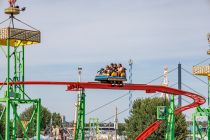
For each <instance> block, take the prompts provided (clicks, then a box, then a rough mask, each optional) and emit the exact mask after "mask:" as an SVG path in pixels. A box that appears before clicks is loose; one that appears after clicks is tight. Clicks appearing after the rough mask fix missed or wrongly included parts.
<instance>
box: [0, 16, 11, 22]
mask: <svg viewBox="0 0 210 140" xmlns="http://www.w3.org/2000/svg"><path fill="white" fill-rule="evenodd" d="M9 19H10V17H9V18H7V19H5V20H4V21H2V22H0V24H3V23H4V22H6V21H8V20H9Z"/></svg>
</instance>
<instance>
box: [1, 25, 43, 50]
mask: <svg viewBox="0 0 210 140" xmlns="http://www.w3.org/2000/svg"><path fill="white" fill-rule="evenodd" d="M8 40H9V42H8ZM40 42H41V32H40V31H32V30H25V29H18V28H11V27H7V28H1V29H0V45H2V46H12V47H18V46H26V45H32V44H37V43H40Z"/></svg>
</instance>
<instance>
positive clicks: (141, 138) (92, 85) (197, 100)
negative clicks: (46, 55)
mask: <svg viewBox="0 0 210 140" xmlns="http://www.w3.org/2000/svg"><path fill="white" fill-rule="evenodd" d="M9 84H10V85H22V84H24V85H66V86H67V91H72V90H78V89H82V88H83V89H113V90H144V91H146V93H155V92H163V93H167V94H174V95H184V96H187V97H189V98H191V99H193V100H194V102H193V103H191V104H189V105H186V106H183V107H180V108H177V109H176V110H175V114H179V113H181V112H183V111H185V110H188V109H190V108H194V107H196V106H198V105H202V104H204V103H205V101H206V100H205V98H204V97H202V96H200V95H198V94H195V93H192V92H188V91H183V90H178V89H175V88H170V87H166V86H159V85H146V84H125V85H112V84H107V83H97V82H56V81H25V82H10V83H9ZM0 85H7V83H6V82H0ZM162 122H163V121H156V122H154V123H152V124H151V125H149V126H148V127H147V128H146V129H145V130H144V131H143V132H142V133H141V134H139V135H138V136H137V137H136V139H135V140H145V139H146V138H147V137H148V136H149V135H151V134H152V133H153V132H154V131H155V130H157V129H158V127H159V126H160V125H161V123H162Z"/></svg>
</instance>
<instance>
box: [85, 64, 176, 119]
mask: <svg viewBox="0 0 210 140" xmlns="http://www.w3.org/2000/svg"><path fill="white" fill-rule="evenodd" d="M176 69H177V67H176V68H174V69H172V70H170V71H169V72H168V73H171V72H173V71H175V70H176ZM163 76H164V75H163V74H162V75H160V76H158V77H157V78H154V79H153V80H151V81H149V82H148V83H146V84H150V83H151V82H154V81H156V80H158V79H160V78H161V77H163ZM157 94H158V93H156V95H157ZM127 95H130V93H126V94H123V95H122V96H119V97H117V98H115V99H114V100H111V101H109V102H107V103H105V104H103V105H101V106H99V107H97V108H95V109H93V110H91V111H89V112H87V113H86V114H85V115H89V114H91V113H93V112H95V111H97V110H99V109H101V108H104V107H105V106H107V105H109V104H111V103H113V102H115V101H117V100H119V99H121V98H123V97H126V96H127ZM154 96H155V95H154Z"/></svg>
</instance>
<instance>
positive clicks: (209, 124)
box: [207, 76, 210, 140]
mask: <svg viewBox="0 0 210 140" xmlns="http://www.w3.org/2000/svg"><path fill="white" fill-rule="evenodd" d="M208 108H210V76H208ZM207 131H208V132H207V133H208V140H210V116H209V115H208V130H207Z"/></svg>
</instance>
